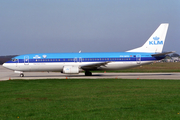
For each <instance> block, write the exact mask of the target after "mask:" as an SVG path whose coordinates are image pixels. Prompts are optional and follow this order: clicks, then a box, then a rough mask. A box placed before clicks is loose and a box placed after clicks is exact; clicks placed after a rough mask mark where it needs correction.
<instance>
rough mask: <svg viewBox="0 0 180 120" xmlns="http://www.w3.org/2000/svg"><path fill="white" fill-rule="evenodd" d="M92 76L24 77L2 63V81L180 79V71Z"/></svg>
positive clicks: (45, 74) (29, 74) (54, 74)
mask: <svg viewBox="0 0 180 120" xmlns="http://www.w3.org/2000/svg"><path fill="white" fill-rule="evenodd" d="M92 74H93V75H92V76H85V75H84V73H80V74H75V75H67V74H62V73H60V72H49V73H48V72H25V73H24V75H25V76H24V77H20V76H19V74H17V73H14V72H13V71H11V70H8V69H6V68H4V67H3V66H1V65H0V81H6V80H14V79H27V80H28V79H70V78H71V79H103V78H114V79H120V78H122V79H170V80H180V73H92Z"/></svg>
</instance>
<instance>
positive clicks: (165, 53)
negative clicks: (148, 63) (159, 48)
mask: <svg viewBox="0 0 180 120" xmlns="http://www.w3.org/2000/svg"><path fill="white" fill-rule="evenodd" d="M171 53H175V51H171V52H164V53H158V54H152V55H151V56H154V57H156V56H163V55H168V54H171Z"/></svg>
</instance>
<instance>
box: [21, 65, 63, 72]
mask: <svg viewBox="0 0 180 120" xmlns="http://www.w3.org/2000/svg"><path fill="white" fill-rule="evenodd" d="M62 69H63V64H62V63H29V65H24V64H23V63H22V64H19V69H18V70H19V71H24V72H28V71H31V72H33V71H61V70H62Z"/></svg>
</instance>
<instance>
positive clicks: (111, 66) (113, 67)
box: [99, 61, 152, 70]
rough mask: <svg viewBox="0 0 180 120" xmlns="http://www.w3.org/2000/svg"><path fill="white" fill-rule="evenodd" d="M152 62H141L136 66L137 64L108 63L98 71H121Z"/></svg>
mask: <svg viewBox="0 0 180 120" xmlns="http://www.w3.org/2000/svg"><path fill="white" fill-rule="evenodd" d="M150 63H152V61H141V64H137V62H136V61H135V62H113V63H108V64H107V65H106V66H102V67H100V68H99V69H100V70H122V69H127V68H132V67H137V66H141V65H144V64H150Z"/></svg>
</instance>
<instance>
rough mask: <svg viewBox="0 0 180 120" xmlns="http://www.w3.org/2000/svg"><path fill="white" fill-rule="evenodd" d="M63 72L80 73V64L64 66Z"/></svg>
mask: <svg viewBox="0 0 180 120" xmlns="http://www.w3.org/2000/svg"><path fill="white" fill-rule="evenodd" d="M62 73H64V74H78V73H79V67H78V66H64V67H63V71H62Z"/></svg>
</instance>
